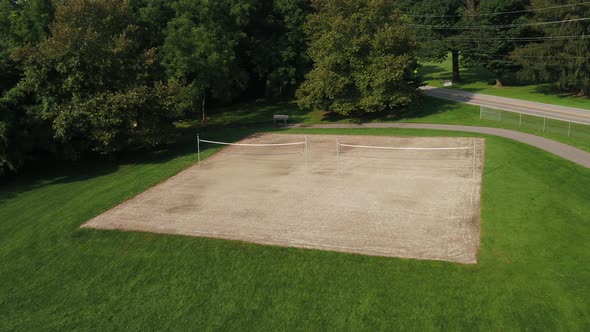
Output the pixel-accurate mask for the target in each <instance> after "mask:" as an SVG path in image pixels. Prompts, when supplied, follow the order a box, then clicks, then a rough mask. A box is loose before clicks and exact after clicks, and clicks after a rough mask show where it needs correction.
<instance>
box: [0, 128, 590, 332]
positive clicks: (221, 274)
mask: <svg viewBox="0 0 590 332" xmlns="http://www.w3.org/2000/svg"><path fill="white" fill-rule="evenodd" d="M288 132H290V133H307V134H313V133H317V134H339V135H345V134H369V135H419V136H431V135H432V136H437V135H451V136H467V135H466V134H465V133H455V132H440V131H423V130H393V129H383V130H378V129H370V130H369V129H364V130H352V129H350V130H304V129H298V130H289V131H288ZM246 134H248V131H247V130H242V129H234V130H231V131H226V132H223V131H221V130H213V131H211V132H209V133H207V135H208V137H216V138H218V139H226V140H234V139H237V138H239V137H241V136H244V135H246ZM192 149H193V147H192V146H187V147H186V148H185V149H181V150H179V151H163V152H161V153H158V154H155V155H150V156H144V157H142V158H130V159H129V160H126V161H121V162H119V163H115V162H101V163H97V162H96V163H87V164H72V165H70V166H67V167H66V166H63V165H60V167H55V168H47V169H46V170H45V171H43V172H37V175H35V176H32V175H31V176H27V177H23V178H21V179H19V180H14V181H12V182H11V183H9V184H7V185H4V186H2V187H1V188H0V220H1V222H0V261H1V262H2V264H0V326H2V330H7V331H8V330H41V329H43V330H64V329H79V330H90V329H92V330H114V329H118V330H123V329H125V330H143V329H149V330H155V329H167V330H179V329H183V330H187V329H191V330H196V329H202V328H209V329H218V330H222V329H224V330H225V329H240V330H252V329H264V330H275V329H297V330H311V329H314V330H317V329H338V330H343V329H347V330H358V329H371V330H373V329H400V330H405V329H412V330H439V329H447V330H475V329H486V330H524V329H528V330H571V331H573V330H579V331H583V330H589V329H590V316H589V315H588V312H590V300H589V298H590V283H588V280H590V264H588V262H589V261H590V241H589V238H590V205H589V204H588V188H589V187H590V170H588V169H585V168H582V167H579V166H576V165H575V164H573V163H570V162H567V161H564V160H562V159H560V158H558V157H555V156H553V155H550V154H548V153H545V152H542V151H540V150H537V149H535V148H532V147H529V146H525V145H523V144H520V143H517V142H513V141H510V140H507V139H503V138H498V137H486V151H485V153H486V161H485V169H484V178H483V182H484V188H483V193H482V204H483V207H482V239H481V248H480V250H479V255H478V261H479V263H478V264H477V265H472V266H467V265H460V264H453V263H446V262H434V261H417V260H404V259H397V258H379V257H367V256H357V255H348V254H339V253H332V252H322V251H313V250H301V249H289V248H279V247H271V246H258V245H253V244H246V243H239V242H231V241H222V240H211V239H202V238H190V237H182V236H167V235H155V234H144V233H126V232H117V231H96V230H86V229H85V230H82V229H79V228H78V227H79V225H80V224H82V223H83V222H85V221H86V220H88V219H89V218H91V217H93V216H95V215H97V214H99V213H101V212H103V211H105V210H107V209H109V208H110V207H112V206H114V205H116V204H117V203H119V202H121V201H123V200H125V199H128V198H130V197H132V196H134V195H136V194H138V193H140V192H142V191H143V190H145V189H146V188H148V187H150V186H152V185H154V184H156V183H158V182H160V181H162V180H165V179H166V178H168V177H170V176H171V175H173V174H175V173H177V172H179V171H180V170H182V169H184V168H186V167H188V166H189V165H191V164H192V163H194V162H195V156H194V154H193V153H192V152H191V151H192ZM211 152H212V151H205V154H209V153H211ZM40 173H42V174H40ZM351 190H352V189H351Z"/></svg>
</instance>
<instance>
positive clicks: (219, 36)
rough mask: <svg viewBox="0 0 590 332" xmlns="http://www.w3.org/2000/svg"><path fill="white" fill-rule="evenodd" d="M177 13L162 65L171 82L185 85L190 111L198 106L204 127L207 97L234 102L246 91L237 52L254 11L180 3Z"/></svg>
mask: <svg viewBox="0 0 590 332" xmlns="http://www.w3.org/2000/svg"><path fill="white" fill-rule="evenodd" d="M174 7H175V10H176V17H175V18H174V19H172V21H171V22H170V23H169V24H168V28H167V30H166V39H165V43H164V47H163V50H164V63H165V65H166V67H167V68H168V71H169V74H170V75H171V76H172V77H174V78H177V79H179V80H183V81H185V82H187V84H188V87H189V92H190V94H191V95H192V98H190V99H192V100H191V102H192V105H193V107H196V106H197V105H198V104H199V103H200V108H201V120H202V121H205V120H206V114H205V103H206V97H207V95H210V96H212V97H214V98H218V99H224V98H230V97H232V96H233V95H235V94H236V93H237V92H239V91H241V90H243V88H244V87H245V83H246V81H247V76H246V74H245V72H244V71H243V70H242V69H241V68H240V67H239V66H238V62H237V59H236V47H237V45H238V43H239V40H240V38H241V37H242V31H241V27H243V26H244V25H246V24H247V23H248V18H249V15H248V13H249V10H250V9H251V7H252V5H251V4H250V3H248V2H240V1H230V0H219V1H192V0H180V1H178V3H176V4H175V6H174Z"/></svg>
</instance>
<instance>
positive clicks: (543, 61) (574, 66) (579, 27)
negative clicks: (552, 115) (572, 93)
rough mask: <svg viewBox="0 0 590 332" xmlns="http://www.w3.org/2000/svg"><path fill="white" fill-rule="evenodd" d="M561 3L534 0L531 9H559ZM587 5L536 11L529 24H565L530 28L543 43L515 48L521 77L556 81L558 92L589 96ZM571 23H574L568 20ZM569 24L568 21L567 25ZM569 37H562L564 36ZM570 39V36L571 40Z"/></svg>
mask: <svg viewBox="0 0 590 332" xmlns="http://www.w3.org/2000/svg"><path fill="white" fill-rule="evenodd" d="M564 4H567V3H565V1H561V0H537V1H535V0H533V1H532V2H531V8H532V9H540V8H546V7H555V6H562V5H564ZM587 17H590V6H584V5H578V6H576V5H572V6H564V7H561V8H554V9H552V10H539V11H536V12H535V15H534V16H533V17H532V18H530V21H529V22H530V23H532V24H534V23H537V22H555V21H566V22H562V23H559V24H543V25H536V26H533V28H532V30H533V33H536V34H537V35H538V36H542V37H543V38H544V40H539V41H537V42H534V43H530V44H527V45H525V46H523V47H520V48H517V49H516V50H515V51H514V52H513V53H512V59H513V60H514V61H515V62H517V63H518V64H520V65H521V66H522V71H521V72H520V74H521V75H522V76H523V77H526V78H529V79H534V80H541V81H547V80H555V81H558V82H559V87H560V89H561V90H568V89H571V88H577V89H578V90H577V91H578V96H589V95H590V58H589V57H588V54H590V42H589V37H588V36H589V35H590V22H589V21H587V20H578V19H583V18H587ZM569 20H573V21H569ZM567 21H569V22H567ZM564 36H565V37H568V36H570V37H569V38H563V37H564ZM572 36H573V37H572Z"/></svg>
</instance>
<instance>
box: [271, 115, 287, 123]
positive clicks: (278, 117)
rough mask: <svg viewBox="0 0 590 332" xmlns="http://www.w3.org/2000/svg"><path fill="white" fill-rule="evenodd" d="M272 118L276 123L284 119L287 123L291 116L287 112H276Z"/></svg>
mask: <svg viewBox="0 0 590 332" xmlns="http://www.w3.org/2000/svg"><path fill="white" fill-rule="evenodd" d="M272 120H273V121H274V124H275V125H276V124H277V121H283V124H287V120H289V116H288V115H286V114H275V115H273V116H272Z"/></svg>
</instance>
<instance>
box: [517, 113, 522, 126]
mask: <svg viewBox="0 0 590 332" xmlns="http://www.w3.org/2000/svg"><path fill="white" fill-rule="evenodd" d="M518 114H519V115H520V117H519V118H518V128H521V127H522V113H518Z"/></svg>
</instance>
